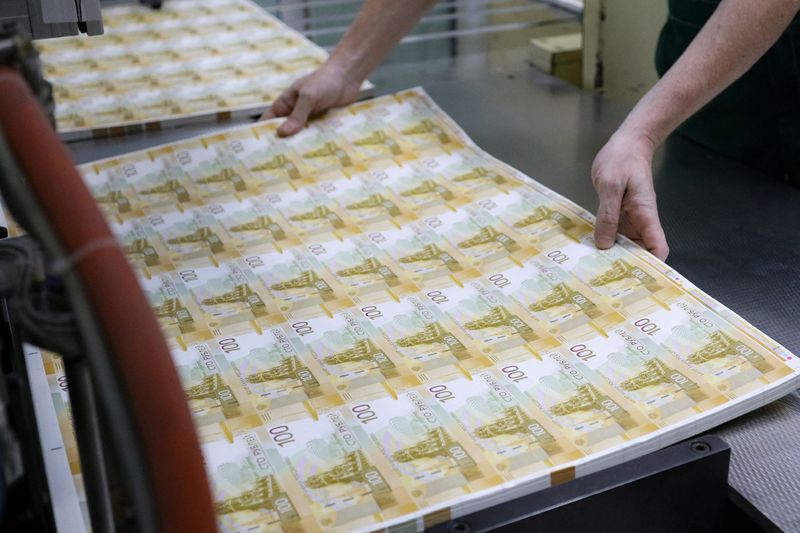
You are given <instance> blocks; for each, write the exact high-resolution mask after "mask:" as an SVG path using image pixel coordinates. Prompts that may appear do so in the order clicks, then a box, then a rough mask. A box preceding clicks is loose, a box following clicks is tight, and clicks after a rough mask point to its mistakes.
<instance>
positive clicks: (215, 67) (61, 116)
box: [37, 0, 371, 140]
mask: <svg viewBox="0 0 800 533" xmlns="http://www.w3.org/2000/svg"><path fill="white" fill-rule="evenodd" d="M103 24H104V26H105V34H104V35H101V36H92V37H89V36H85V35H84V36H77V37H65V38H61V39H52V40H45V41H38V42H37V48H39V50H40V52H41V54H42V64H43V71H44V75H45V77H46V78H47V79H48V80H49V81H51V82H52V83H53V85H54V97H55V100H56V124H57V128H58V131H59V133H60V135H61V137H62V138H63V139H65V140H73V139H80V138H87V137H93V136H94V137H99V136H106V135H123V134H125V133H127V132H133V131H141V130H143V129H147V130H153V129H160V128H162V127H168V126H174V125H179V124H184V123H187V122H193V121H200V120H203V121H208V120H212V121H213V120H222V121H224V120H229V119H230V118H232V117H235V116H242V115H252V114H258V113H260V112H261V111H263V110H264V109H266V108H267V107H268V106H269V105H270V103H272V101H273V100H275V98H276V97H277V96H278V95H279V94H280V93H281V92H282V91H283V90H284V89H286V88H288V87H289V85H291V83H292V82H293V81H294V80H296V79H297V78H299V77H301V76H303V75H304V74H307V73H308V72H310V71H312V70H313V69H315V68H316V67H318V66H319V65H320V64H321V63H322V62H323V61H324V60H325V59H326V58H327V53H326V52H325V51H324V50H323V49H322V48H320V47H319V46H317V45H315V44H314V43H312V42H311V41H309V40H308V39H306V38H305V37H303V35H302V34H300V33H299V32H297V31H295V30H293V29H292V28H290V27H288V26H286V25H285V24H284V23H283V22H281V21H280V20H278V19H277V18H275V17H274V16H272V15H270V14H268V13H267V12H266V11H264V10H263V9H262V8H261V7H259V6H258V5H257V4H255V3H254V2H252V1H250V0H170V1H169V2H165V3H164V5H163V7H162V8H161V9H159V10H153V9H150V8H149V7H146V6H144V5H139V4H131V5H115V6H110V7H104V8H103ZM370 88H371V85H370V84H369V83H365V85H364V87H363V91H364V92H365V93H366V92H368V91H369V90H370Z"/></svg>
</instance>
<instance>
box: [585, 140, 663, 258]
mask: <svg viewBox="0 0 800 533" xmlns="http://www.w3.org/2000/svg"><path fill="white" fill-rule="evenodd" d="M654 151H655V147H654V145H653V143H652V142H650V141H648V140H647V139H644V138H641V137H640V136H636V135H630V134H627V133H626V132H625V131H624V129H622V128H621V129H620V130H618V131H617V132H616V133H615V134H614V135H612V136H611V139H609V141H608V143H607V144H606V145H605V146H604V147H603V149H602V150H600V152H599V153H598V154H597V157H595V160H594V164H593V165H592V183H593V184H594V187H595V189H596V190H597V195H598V197H599V199H600V207H599V208H598V209H597V227H596V229H595V243H596V245H597V247H598V248H600V249H601V250H605V249H607V248H610V247H611V246H613V245H614V241H615V240H616V237H617V232H618V231H619V232H620V233H622V234H624V235H625V236H627V237H629V238H630V239H631V240H633V241H634V242H636V243H637V244H638V245H640V246H642V247H643V248H645V249H646V250H647V251H648V252H650V253H651V254H653V255H654V256H656V257H658V258H659V259H661V260H662V261H664V260H666V258H667V255H669V246H667V239H666V237H665V236H664V229H663V228H662V227H661V222H660V221H659V218H658V206H657V205H656V192H655V189H654V188H653V173H652V161H653V152H654Z"/></svg>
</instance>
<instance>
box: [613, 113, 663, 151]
mask: <svg viewBox="0 0 800 533" xmlns="http://www.w3.org/2000/svg"><path fill="white" fill-rule="evenodd" d="M612 141H613V142H614V143H615V144H616V143H619V144H620V145H621V146H624V147H625V149H626V151H628V152H631V153H635V154H638V155H640V156H641V157H644V158H646V159H647V160H648V161H649V160H652V159H653V154H654V153H655V151H656V149H657V148H658V147H659V145H660V144H661V142H662V140H661V139H660V138H659V137H658V136H657V135H654V134H653V132H652V131H650V130H649V129H647V128H641V127H636V126H634V125H630V124H627V121H626V122H624V123H623V124H622V125H621V126H620V127H619V129H617V131H615V132H614V134H613V135H612V136H611V139H609V142H612Z"/></svg>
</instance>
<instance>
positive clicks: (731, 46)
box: [620, 0, 800, 148]
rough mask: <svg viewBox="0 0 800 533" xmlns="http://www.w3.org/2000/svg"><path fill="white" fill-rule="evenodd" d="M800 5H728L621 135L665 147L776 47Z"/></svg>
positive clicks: (790, 0)
mask: <svg viewBox="0 0 800 533" xmlns="http://www.w3.org/2000/svg"><path fill="white" fill-rule="evenodd" d="M798 9H800V0H759V1H754V0H723V1H722V2H721V3H720V6H719V7H718V8H717V10H716V11H715V12H714V14H713V15H712V17H711V18H710V19H709V20H708V22H707V23H706V25H705V26H704V27H703V29H702V30H701V31H700V33H699V34H698V35H697V37H696V38H695V39H694V41H692V43H691V44H690V46H689V47H688V48H687V50H686V51H685V52H684V53H683V55H682V56H681V57H680V58H679V59H678V61H677V62H676V63H675V64H674V65H673V66H672V68H671V69H670V70H669V71H668V72H667V73H666V74H665V75H664V77H663V78H662V79H661V80H660V81H659V82H658V83H656V85H655V86H654V87H653V88H652V89H651V90H650V91H649V92H648V93H647V94H646V95H645V96H644V97H643V98H642V99H641V100H640V101H639V103H638V104H637V105H636V107H635V108H634V109H633V111H631V113H630V115H628V118H627V119H625V122H623V124H622V126H621V127H620V131H623V132H626V133H629V134H632V135H634V136H635V137H637V138H639V139H642V140H645V141H646V142H648V143H649V144H650V145H651V146H652V147H653V148H655V147H656V146H658V145H659V144H661V142H663V140H664V139H665V138H666V137H667V136H668V135H669V134H670V133H672V131H673V130H675V128H677V127H678V126H679V125H680V124H681V123H682V122H683V121H685V120H686V119H687V118H689V117H690V116H691V115H693V114H694V113H696V112H697V111H698V110H700V108H702V107H703V106H704V105H705V104H706V103H708V102H709V101H710V100H711V99H712V98H714V97H715V96H716V95H718V94H719V93H720V92H722V91H723V90H724V89H725V88H726V87H728V85H730V84H731V83H733V82H734V81H735V80H736V79H738V78H739V77H740V76H741V75H742V74H744V73H745V72H746V71H747V70H748V69H749V68H750V67H751V66H752V65H753V64H754V63H755V62H756V61H757V60H758V59H759V58H760V57H761V56H762V55H764V53H766V51H767V50H768V49H769V48H770V47H771V46H772V45H773V44H774V43H775V41H777V39H778V38H779V37H780V35H781V34H782V33H783V31H784V30H785V29H786V27H787V26H788V25H789V23H790V22H791V20H792V18H793V17H794V16H795V15H796V14H797V12H798Z"/></svg>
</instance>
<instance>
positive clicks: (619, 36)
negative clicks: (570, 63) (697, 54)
mask: <svg viewBox="0 0 800 533" xmlns="http://www.w3.org/2000/svg"><path fill="white" fill-rule="evenodd" d="M666 18H667V0H585V9H584V19H583V24H584V41H583V42H584V49H583V53H584V56H583V84H584V88H586V89H593V90H599V91H601V92H602V93H603V94H606V95H607V96H608V97H609V98H611V99H614V100H618V101H621V102H626V103H634V102H636V101H637V100H638V99H639V98H640V97H641V96H642V95H643V94H644V93H645V92H647V90H648V89H649V88H650V87H651V86H652V85H653V83H655V82H656V80H657V79H658V78H657V75H656V70H655V64H654V57H655V49H656V42H657V40H658V34H659V32H660V31H661V27H662V26H663V25H664V21H665V20H666Z"/></svg>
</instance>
